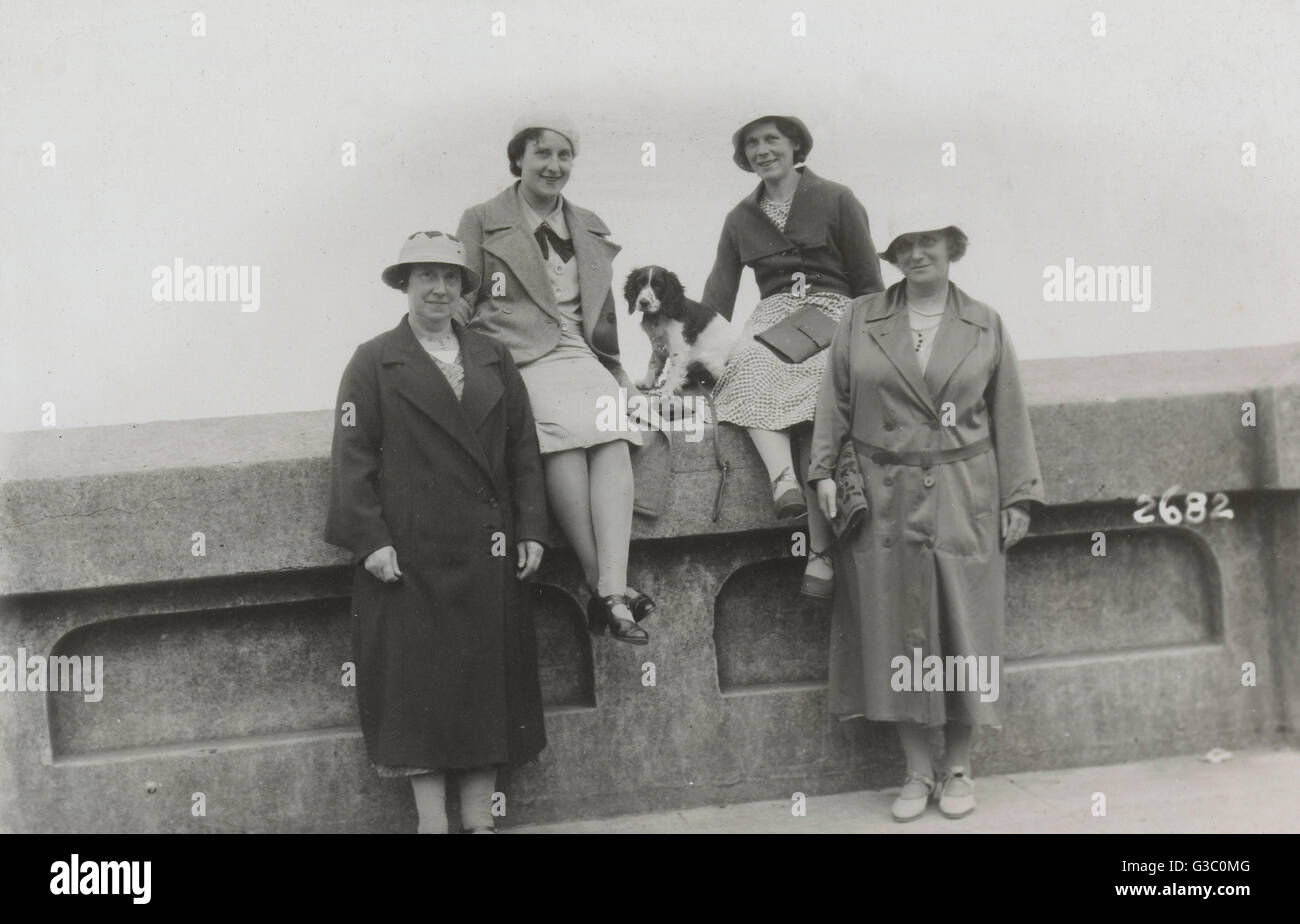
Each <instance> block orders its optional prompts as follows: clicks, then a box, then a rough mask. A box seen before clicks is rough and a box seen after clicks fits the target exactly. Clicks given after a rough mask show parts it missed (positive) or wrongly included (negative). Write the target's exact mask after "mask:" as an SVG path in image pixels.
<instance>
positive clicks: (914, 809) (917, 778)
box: [890, 771, 935, 821]
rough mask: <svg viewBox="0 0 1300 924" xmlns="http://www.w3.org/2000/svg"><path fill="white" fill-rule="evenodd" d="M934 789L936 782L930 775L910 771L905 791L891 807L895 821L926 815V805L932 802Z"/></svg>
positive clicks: (912, 819) (911, 819)
mask: <svg viewBox="0 0 1300 924" xmlns="http://www.w3.org/2000/svg"><path fill="white" fill-rule="evenodd" d="M934 789H935V783H934V780H932V779H930V777H928V776H922V775H921V774H919V773H914V772H912V771H908V774H907V782H905V783H904V784H903V791H902V792H900V793H899V794H898V798H897V799H895V800H894V806H893V808H891V809H890V814H892V815H893V816H894V821H915V820H916V819H918V818H920V817H921V816H922V815H924V814H925V809H926V806H928V805H929V804H930V796H932V795H934Z"/></svg>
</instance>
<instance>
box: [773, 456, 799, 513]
mask: <svg viewBox="0 0 1300 924" xmlns="http://www.w3.org/2000/svg"><path fill="white" fill-rule="evenodd" d="M782 481H792V482H794V485H795V486H794V487H793V488H787V489H786V490H785V491H782V492H781V493H780V494H777V493H776V488H777V485H779V484H780V483H781V482H782ZM772 512H773V513H775V514H776V518H777V519H778V520H790V519H795V520H798V519H802V518H803V517H806V516H807V515H808V504H807V503H806V502H805V501H804V498H803V490H802V489H801V488H800V487H799V480H798V479H797V478H795V477H794V472H792V471H790V467H789V466H788V465H787V466H786V467H785V468H783V469H782V470H781V472H780V474H778V475H777V476H776V477H775V478H773V479H772Z"/></svg>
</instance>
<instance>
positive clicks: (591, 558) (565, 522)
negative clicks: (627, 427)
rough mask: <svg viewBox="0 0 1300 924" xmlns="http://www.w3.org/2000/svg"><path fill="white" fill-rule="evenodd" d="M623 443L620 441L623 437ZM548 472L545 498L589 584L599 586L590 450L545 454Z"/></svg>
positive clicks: (543, 463)
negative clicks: (592, 512)
mask: <svg viewBox="0 0 1300 924" xmlns="http://www.w3.org/2000/svg"><path fill="white" fill-rule="evenodd" d="M620 442H621V440H620ZM542 467H543V468H544V470H545V472H546V500H547V503H548V504H550V507H551V512H552V513H553V514H554V515H555V519H557V520H558V521H559V523H560V528H561V529H562V530H564V537H565V538H566V539H568V540H569V545H570V546H571V547H572V548H573V554H575V555H576V556H578V563H579V564H580V565H581V566H582V575H583V577H584V578H586V581H587V586H588V587H595V586H596V578H597V573H598V568H597V563H596V534H595V532H594V531H593V530H592V518H591V484H590V481H589V474H588V470H587V450H585V449H566V450H564V451H562V452H550V453H547V454H546V455H544V456H542Z"/></svg>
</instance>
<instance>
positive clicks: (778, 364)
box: [701, 116, 884, 598]
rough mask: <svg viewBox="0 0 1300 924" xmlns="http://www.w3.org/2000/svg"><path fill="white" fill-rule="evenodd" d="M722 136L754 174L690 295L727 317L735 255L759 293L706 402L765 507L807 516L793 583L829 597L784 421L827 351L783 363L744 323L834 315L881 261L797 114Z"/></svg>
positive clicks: (809, 501) (826, 531)
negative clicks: (802, 565) (756, 471)
mask: <svg viewBox="0 0 1300 924" xmlns="http://www.w3.org/2000/svg"><path fill="white" fill-rule="evenodd" d="M731 140H732V145H733V148H734V152H733V160H735V162H736V166H738V167H740V169H741V170H745V171H748V172H749V173H757V174H758V176H759V178H760V179H762V181H763V182H762V183H760V184H759V185H758V188H757V189H755V190H754V191H753V192H752V193H750V194H749V195H748V196H746V197H745V198H744V199H742V200H741V202H740V204H739V205H737V206H736V207H735V208H734V209H732V210H731V212H730V214H728V215H727V220H726V222H725V224H724V225H723V227H722V238H721V240H719V241H718V255H717V258H716V260H715V262H714V264H713V271H712V272H711V273H710V274H709V279H708V282H707V283H706V284H705V287H704V295H703V297H702V298H701V301H702V302H703V303H704V304H706V305H708V306H709V307H710V308H712V309H714V310H715V311H717V312H718V313H719V314H721V315H722V316H723V317H725V318H727V319H728V320H730V319H731V313H732V310H733V308H734V307H735V302H736V291H737V289H738V288H739V285H740V274H741V271H742V270H743V269H744V267H746V266H748V267H751V268H752V269H753V270H754V278H755V280H756V281H757V282H758V288H759V292H760V293H761V294H762V297H763V298H762V301H760V302H759V303H758V306H757V307H756V308H755V309H754V313H753V314H751V315H750V317H749V321H748V322H747V323H746V324H745V328H744V330H743V331H742V332H741V334H740V336H739V337H738V338H737V339H736V343H735V346H734V347H733V349H732V352H731V357H730V358H729V359H728V361H727V368H726V370H725V371H724V372H723V374H722V377H721V378H720V379H719V380H718V383H717V387H716V389H715V391H714V403H715V410H716V414H717V418H718V420H719V421H727V422H729V423H734V424H738V425H739V426H742V427H745V428H747V429H748V431H749V435H750V438H751V439H752V440H753V442H754V448H756V449H757V450H758V454H759V455H760V456H761V457H762V459H763V465H764V467H766V469H767V476H768V478H769V479H770V480H771V483H772V499H773V506H774V508H775V512H776V516H777V517H778V518H787V517H792V518H793V517H802V516H804V515H807V516H808V533H809V536H808V539H809V553H808V567H807V569H806V570H805V572H804V580H803V587H802V590H803V592H804V593H805V594H808V595H809V596H813V597H823V598H825V597H830V596H831V595H832V586H833V585H832V578H833V575H834V571H833V569H832V565H831V561H830V558H829V557H828V556H827V554H826V551H827V548H828V547H829V546H830V543H831V538H832V533H831V528H830V524H828V523H827V522H826V520H825V518H824V517H823V516H822V514H821V511H820V510H819V509H818V508H817V501H816V496H815V495H814V494H813V493H812V490H811V489H810V488H804V487H803V485H804V478H805V476H806V474H807V473H806V472H800V473H799V474H798V475H796V474H795V471H794V461H793V458H792V456H791V451H790V428H792V427H794V426H795V425H797V424H804V423H807V422H809V421H811V420H812V419H813V410H814V408H815V406H816V403H817V391H818V388H819V386H820V385H821V379H822V374H823V372H824V371H825V369H826V351H825V350H822V351H821V352H819V353H816V354H814V355H813V356H811V357H810V358H808V359H806V360H804V361H803V362H801V363H787V362H783V361H782V360H781V359H779V358H777V356H776V355H775V354H774V353H773V352H772V351H771V350H769V349H768V348H767V347H765V346H764V345H763V344H761V343H759V342H757V341H756V340H754V335H755V334H759V333H762V332H763V331H765V330H767V329H768V328H770V327H772V326H774V325H776V324H778V323H780V322H781V321H783V320H785V319H786V318H788V317H790V316H791V315H793V314H794V313H795V312H797V311H799V310H800V309H802V308H804V307H806V306H808V305H814V306H816V308H817V310H819V311H821V312H822V313H823V314H825V315H826V316H827V317H829V318H831V319H832V320H834V321H838V320H839V319H840V318H841V316H842V315H843V314H844V309H845V307H846V306H847V305H848V304H849V302H850V301H852V299H853V298H855V297H857V296H859V295H866V294H868V293H871V292H879V291H880V290H881V289H883V288H884V284H883V283H882V282H881V279H880V261H879V259H877V257H876V251H875V248H874V247H873V246H872V244H871V232H870V229H869V228H868V226H867V212H866V210H865V209H864V208H863V207H862V204H861V203H860V202H858V200H857V198H856V197H855V196H854V195H853V193H852V192H851V191H850V190H849V189H848V187H845V186H841V185H840V184H838V183H832V182H831V181H830V180H824V179H822V178H821V177H819V176H817V175H816V174H815V173H813V172H812V171H811V170H809V169H808V168H807V167H804V166H800V165H801V164H802V163H803V161H804V160H805V159H806V158H807V157H808V153H809V152H810V151H811V150H812V135H811V134H809V132H808V128H807V126H805V125H804V124H803V122H801V121H799V120H798V119H796V118H794V117H792V116H763V117H761V118H758V119H755V120H754V121H752V122H749V123H746V124H745V125H743V126H741V128H740V129H739V130H738V131H737V132H736V133H735V135H733V136H732V139H731Z"/></svg>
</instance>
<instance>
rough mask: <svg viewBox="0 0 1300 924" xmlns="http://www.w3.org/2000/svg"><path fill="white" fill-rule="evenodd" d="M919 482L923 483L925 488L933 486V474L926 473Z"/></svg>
mask: <svg viewBox="0 0 1300 924" xmlns="http://www.w3.org/2000/svg"><path fill="white" fill-rule="evenodd" d="M921 484H923V485H925V486H926V487H927V488H933V487H934V476H933V475H926V476H925V477H924V478H922V479H921Z"/></svg>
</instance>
